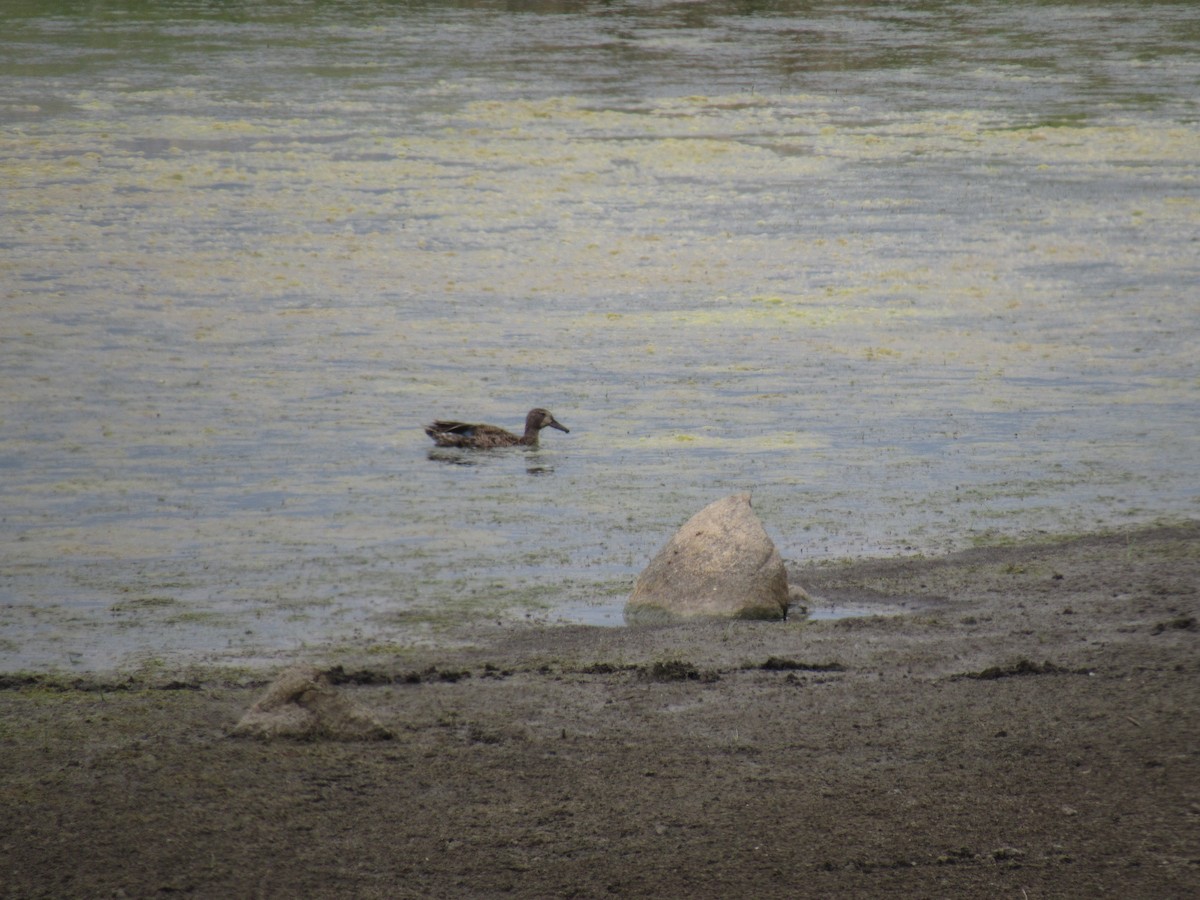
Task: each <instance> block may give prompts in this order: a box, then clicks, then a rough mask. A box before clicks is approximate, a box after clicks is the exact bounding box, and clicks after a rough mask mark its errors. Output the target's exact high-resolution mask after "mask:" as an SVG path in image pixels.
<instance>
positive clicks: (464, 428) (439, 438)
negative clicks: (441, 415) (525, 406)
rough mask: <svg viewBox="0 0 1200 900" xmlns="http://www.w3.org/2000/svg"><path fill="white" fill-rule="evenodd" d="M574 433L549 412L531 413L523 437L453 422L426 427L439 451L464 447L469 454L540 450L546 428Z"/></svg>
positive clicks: (537, 411) (535, 411) (499, 429)
mask: <svg viewBox="0 0 1200 900" xmlns="http://www.w3.org/2000/svg"><path fill="white" fill-rule="evenodd" d="M547 427H549V428H557V429H558V430H559V431H566V432H570V430H571V429H569V428H567V427H566V426H564V425H561V424H560V423H559V422H558V421H557V420H556V419H555V418H554V416H552V415H550V413H549V411H548V410H544V409H542V408H540V407H538V408H537V409H531V410H530V411H529V414H528V415H527V416H525V433H524V434H523V435H520V436H519V437H518V436H517V435H515V434H513V433H512V432H511V431H506V430H505V429H503V428H500V427H499V426H496V425H476V424H472V423H470V422H450V421H446V420H444V419H439V420H438V421H436V422H434V423H433V424H431V425H426V426H425V433H426V434H427V435H429V436H430V437H431V438H433V442H434V443H435V444H437V445H438V446H439V447H462V448H464V449H469V450H490V449H492V448H493V447H536V446H537V445H538V433H539V432H540V431H541V430H542V429H543V428H547Z"/></svg>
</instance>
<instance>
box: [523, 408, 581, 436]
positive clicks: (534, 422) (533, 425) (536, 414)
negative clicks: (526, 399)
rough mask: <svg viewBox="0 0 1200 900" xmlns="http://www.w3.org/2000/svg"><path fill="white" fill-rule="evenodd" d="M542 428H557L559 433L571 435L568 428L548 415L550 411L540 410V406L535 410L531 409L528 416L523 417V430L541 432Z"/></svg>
mask: <svg viewBox="0 0 1200 900" xmlns="http://www.w3.org/2000/svg"><path fill="white" fill-rule="evenodd" d="M543 428H557V429H558V430H559V431H565V432H567V433H568V434H570V433H571V429H570V428H568V427H567V426H566V425H563V424H562V423H561V422H559V421H558V420H557V419H556V418H554V416H552V415H551V414H550V410H548V409H542V408H541V407H540V406H539V407H538V408H537V409H531V410H530V411H529V415H527V416H526V417H525V430H526V431H541V430H542V429H543Z"/></svg>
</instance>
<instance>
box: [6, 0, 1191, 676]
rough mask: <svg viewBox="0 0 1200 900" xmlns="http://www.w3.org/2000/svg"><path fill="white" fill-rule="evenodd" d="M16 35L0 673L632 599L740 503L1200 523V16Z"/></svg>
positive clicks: (130, 7) (789, 9) (289, 11)
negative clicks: (669, 544) (490, 436)
mask: <svg viewBox="0 0 1200 900" xmlns="http://www.w3.org/2000/svg"><path fill="white" fill-rule="evenodd" d="M0 24H3V27H4V28H3V33H2V35H0V76H2V78H3V82H4V84H5V91H4V94H3V96H2V97H0V125H2V129H0V147H2V152H0V194H2V196H3V204H4V215H3V218H2V220H0V250H2V253H0V292H2V306H0V348H2V354H0V403H2V406H0V475H2V478H0V669H4V670H13V669H20V668H32V669H43V668H61V669H66V670H70V669H95V668H113V667H128V666H137V665H159V664H164V663H166V664H177V663H179V662H180V661H196V662H202V663H212V662H218V663H230V664H254V663H256V662H257V661H260V660H264V659H276V658H280V657H286V656H292V655H299V654H304V653H309V652H316V651H318V650H321V651H324V650H329V649H330V648H335V649H336V648H337V647H339V646H347V647H355V648H375V649H381V650H384V651H386V650H388V649H389V648H395V649H396V650H397V651H398V652H399V651H402V650H403V648H404V647H406V646H411V645H413V644H416V643H426V642H436V641H438V640H441V639H444V636H443V628H444V626H445V625H446V624H447V623H452V622H454V621H456V620H458V619H461V618H473V619H480V620H490V619H495V620H497V621H509V620H513V619H521V618H526V617H532V618H537V619H545V620H547V621H586V622H596V623H600V624H613V625H618V624H620V621H621V617H620V610H621V607H622V605H623V602H624V599H625V597H626V596H627V595H628V592H629V590H630V587H631V585H632V581H633V578H634V577H635V576H636V574H637V572H638V571H640V569H641V568H642V567H643V566H644V565H645V563H646V562H647V561H648V560H649V559H650V557H651V556H652V555H653V554H654V553H655V552H657V550H658V549H659V547H660V546H661V545H662V544H663V543H665V541H666V540H667V539H668V538H669V537H670V535H671V533H672V532H673V531H674V529H675V528H676V527H678V525H680V524H681V523H682V522H683V521H684V520H686V519H687V518H688V517H689V516H690V515H692V514H693V513H694V512H696V511H697V510H698V509H699V508H700V507H702V506H703V505H705V504H706V503H708V502H710V501H712V500H715V499H718V498H719V497H722V496H724V495H726V494H729V493H732V492H735V491H743V490H748V491H751V492H752V493H753V497H754V506H755V508H756V510H757V511H758V513H759V515H760V517H761V518H762V519H763V521H764V523H765V525H766V527H767V530H768V532H769V533H770V534H771V535H772V536H773V538H774V539H775V541H776V543H777V545H778V547H779V549H780V552H781V554H782V555H783V557H784V559H785V560H787V561H789V562H792V563H802V562H806V561H811V560H820V559H832V558H840V557H852V556H875V555H882V554H896V553H916V552H920V553H940V552H945V551H949V550H954V549H958V548H962V547H966V546H970V545H972V544H973V543H977V542H981V541H993V540H1003V539H1009V538H1022V537H1027V536H1029V535H1033V534H1039V533H1052V534H1058V533H1067V532H1077V531H1083V530H1091V529H1096V528H1106V527H1112V526H1121V525H1127V524H1138V523H1144V522H1149V521H1152V520H1156V519H1159V518H1179V517H1193V516H1196V515H1197V514H1200V488H1198V484H1200V477H1198V476H1200V403H1198V398H1200V354H1197V352H1196V347H1197V346H1200V299H1198V296H1197V289H1196V285H1197V284H1200V183H1198V178H1200V92H1198V91H1197V90H1196V85H1197V84H1200V19H1198V18H1197V17H1196V15H1195V13H1194V6H1192V5H1191V4H1188V3H1077V2H1074V3H1051V2H1026V3H981V4H975V3H972V4H967V3H933V2H911V3H905V2H898V3H888V4H870V5H866V4H858V3H845V4H837V3H834V4H810V3H785V2H780V3H728V4H723V3H712V4H709V3H705V4H697V3H545V2H543V3H515V4H514V3H498V2H496V3H489V2H477V3H412V4H405V3H399V4H397V3H382V2H379V3H354V4H350V3H327V4H312V3H302V2H299V0H279V2H274V3H256V4H247V5H234V6H233V7H231V6H230V5H229V4H223V3H215V2H205V0H164V2H158V3H134V4H123V5H122V8H121V9H120V10H106V9H105V8H104V7H103V5H98V4H85V5H80V4H76V3H68V2H49V3H47V2H38V3H33V2H16V3H10V4H7V5H6V6H5V8H4V11H3V12H0ZM532 406H546V407H548V408H550V409H551V410H552V411H553V412H554V414H555V415H556V416H557V417H558V419H559V420H560V421H562V422H563V423H564V424H565V425H567V426H568V427H569V428H570V429H571V432H570V434H562V433H560V432H557V431H550V432H548V433H546V434H545V435H544V439H543V442H542V446H541V448H540V449H538V450H536V451H500V452H495V453H490V454H470V453H463V452H456V451H439V450H434V449H433V447H432V444H431V443H430V441H429V440H428V438H426V436H425V435H424V433H423V431H422V425H423V424H424V423H426V422H428V421H430V420H432V419H434V418H439V417H441V418H459V419H467V420H472V421H487V422H494V423H496V424H501V425H504V426H506V427H509V428H514V429H516V428H518V427H519V425H520V423H521V422H522V421H523V418H524V414H525V412H526V411H527V410H528V409H529V408H530V407H532Z"/></svg>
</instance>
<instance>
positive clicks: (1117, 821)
mask: <svg viewBox="0 0 1200 900" xmlns="http://www.w3.org/2000/svg"><path fill="white" fill-rule="evenodd" d="M793 577H794V579H795V580H797V581H798V582H800V583H801V584H803V585H804V586H805V587H806V588H808V589H809V590H810V591H811V592H812V593H813V594H815V595H817V596H819V597H821V598H823V599H824V600H827V601H830V602H838V603H844V604H856V605H857V604H862V605H865V606H867V607H868V608H869V607H870V605H871V604H881V605H889V606H890V605H897V604H899V605H903V606H904V607H905V608H906V609H908V610H910V611H909V612H906V613H904V614H902V615H888V616H864V617H861V618H848V619H841V620H832V621H810V622H803V621H796V620H792V621H788V622H786V623H735V624H714V625H689V626H674V627H645V628H636V629H633V628H629V629H625V628H618V629H613V628H591V627H582V626H578V627H577V626H559V627H542V626H529V627H516V628H514V627H508V628H503V629H499V628H495V629H492V628H478V629H464V631H463V633H462V634H461V635H459V636H458V637H459V638H460V639H461V643H462V644H463V645H464V646H462V647H461V648H457V649H450V650H420V651H412V652H409V653H405V654H404V655H403V656H395V657H390V658H380V657H378V656H363V657H361V658H354V657H350V656H348V657H346V658H343V659H340V660H339V661H338V662H337V666H338V668H336V669H335V670H334V680H336V681H338V682H339V683H340V689H341V690H343V691H345V692H347V693H348V694H349V695H351V696H352V697H353V698H354V699H355V700H356V701H357V702H359V703H361V704H362V705H363V706H365V707H367V708H368V709H370V710H371V711H372V712H373V713H375V714H376V715H377V716H378V717H379V719H380V720H381V721H382V722H384V723H385V724H386V725H387V726H388V728H389V729H391V731H392V732H393V734H394V737H393V739H392V740H389V741H374V742H336V741H311V742H293V741H274V742H262V741H254V740H246V739H236V738H233V737H231V736H230V730H231V729H232V726H233V725H234V723H236V721H237V720H238V718H239V717H240V716H241V714H242V713H243V712H244V711H245V710H246V709H247V708H248V707H249V706H250V705H251V704H252V703H253V702H254V701H255V699H257V697H258V696H259V695H260V694H261V692H262V689H263V677H264V676H262V675H255V674H247V673H245V672H242V673H234V672H222V671H220V670H206V671H191V670H189V671H180V672H172V671H159V672H156V673H142V674H141V675H139V676H138V677H136V678H133V679H130V678H127V677H116V676H113V677H106V676H100V675H97V676H88V677H84V678H76V677H74V676H71V677H67V676H63V677H61V678H59V677H55V676H42V675H36V676H31V675H25V674H22V673H6V674H4V675H3V676H2V677H0V683H2V684H3V686H4V688H5V689H4V690H0V745H2V746H3V752H2V753H0V782H2V783H3V785H4V792H5V795H6V803H5V809H6V815H5V817H4V820H3V822H2V824H0V884H2V886H3V890H2V893H3V895H4V896H11V897H51V896H53V897H96V896H129V897H140V896H150V895H155V894H161V893H174V892H180V893H187V894H189V895H191V896H198V897H229V896H261V897H294V896H322V897H485V896H518V897H611V896H644V897H649V896H654V897H673V896H688V897H731V896H758V897H775V896H778V897H830V896H845V897H864V896H887V895H892V894H895V895H903V896H909V897H911V896H946V897H950V896H953V897H1030V898H1034V897H1051V896H1053V897H1099V896H1113V897H1123V898H1129V897H1147V898H1150V897H1154V898H1162V897H1184V896H1194V895H1196V893H1197V892H1200V850H1197V847H1198V844H1197V836H1198V835H1200V653H1198V652H1197V651H1198V650H1200V625H1198V624H1197V619H1198V617H1200V523H1186V524H1181V525H1171V526H1161V527H1154V528H1147V529H1142V530H1136V531H1129V532H1122V533H1118V534H1108V535H1098V536H1089V537H1083V538H1078V539H1072V540H1069V541H1045V542H1039V543H1027V544H1021V545H1015V546H1005V547H997V548H989V549H981V550H973V551H969V552H966V553H961V554H956V555H953V556H949V557H945V558H940V559H892V560H870V561H864V562H852V563H840V564H835V565H829V564H826V565H812V566H808V567H805V568H802V569H799V570H796V571H794V572H793Z"/></svg>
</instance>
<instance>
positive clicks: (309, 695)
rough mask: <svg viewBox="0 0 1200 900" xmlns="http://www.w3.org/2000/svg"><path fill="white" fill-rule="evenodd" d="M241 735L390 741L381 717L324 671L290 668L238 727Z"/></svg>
mask: <svg viewBox="0 0 1200 900" xmlns="http://www.w3.org/2000/svg"><path fill="white" fill-rule="evenodd" d="M233 734H234V735H235V736H237V737H257V738H292V739H297V740H334V741H372V740H388V739H389V738H391V737H392V734H391V732H390V731H388V730H387V729H386V728H384V727H383V725H381V724H380V722H379V720H378V719H376V718H375V717H374V716H373V715H371V714H370V713H369V712H367V711H366V710H365V709H363V708H362V707H361V706H359V705H358V704H357V703H355V702H354V701H352V700H350V699H348V698H347V697H345V696H344V695H343V694H342V693H341V692H340V691H338V690H337V689H336V688H335V687H334V686H333V685H331V684H330V683H329V679H328V678H326V677H325V676H324V675H323V674H321V672H320V671H318V670H317V669H314V668H310V667H306V666H302V667H297V668H293V669H288V670H287V671H285V672H284V673H283V674H282V675H280V676H279V678H277V679H276V680H275V681H274V682H273V683H272V684H271V686H270V687H269V688H267V692H266V693H265V694H263V696H262V697H261V698H259V701H258V702H257V703H255V704H254V706H252V707H250V710H249V711H248V712H247V713H246V714H245V715H244V716H242V719H241V721H240V722H238V723H237V725H236V726H235V727H234V729H233Z"/></svg>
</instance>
